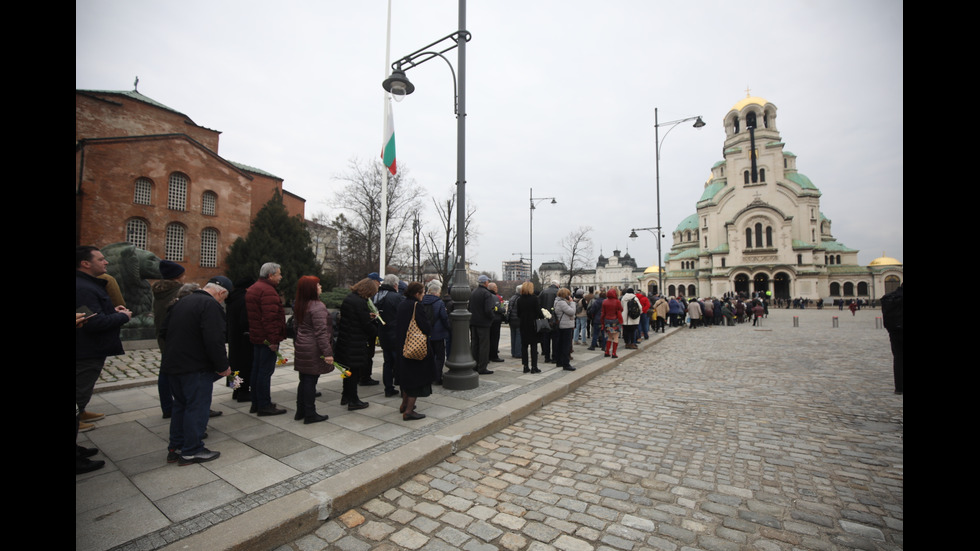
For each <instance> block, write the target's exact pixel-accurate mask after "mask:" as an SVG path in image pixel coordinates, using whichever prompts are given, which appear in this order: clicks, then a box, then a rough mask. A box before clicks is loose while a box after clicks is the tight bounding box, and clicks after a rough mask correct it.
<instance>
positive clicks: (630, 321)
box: [622, 293, 643, 325]
mask: <svg viewBox="0 0 980 551" xmlns="http://www.w3.org/2000/svg"><path fill="white" fill-rule="evenodd" d="M630 301H636V305H637V306H639V307H640V312H641V315H642V311H643V306H641V305H640V301H639V299H637V297H636V295H634V294H633V293H626V294H625V295H623V300H622V302H623V325H639V324H640V318H639V317H635V318H631V317H630V315H629V303H630Z"/></svg>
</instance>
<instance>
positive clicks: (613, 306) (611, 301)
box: [602, 289, 623, 325]
mask: <svg viewBox="0 0 980 551" xmlns="http://www.w3.org/2000/svg"><path fill="white" fill-rule="evenodd" d="M602 319H603V320H616V321H618V322H619V323H620V325H622V323H623V303H622V302H620V301H619V300H618V299H617V298H616V291H613V290H612V289H610V290H609V292H608V293H606V300H604V301H602Z"/></svg>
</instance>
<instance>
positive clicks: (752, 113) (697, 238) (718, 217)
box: [641, 97, 904, 301]
mask: <svg viewBox="0 0 980 551" xmlns="http://www.w3.org/2000/svg"><path fill="white" fill-rule="evenodd" d="M724 126H725V143H724V146H723V152H724V156H725V158H724V160H722V161H719V162H718V163H716V164H715V165H714V166H713V167H712V168H711V177H710V178H709V179H708V181H707V182H705V184H704V192H703V193H702V195H701V199H700V200H698V202H697V206H696V209H697V210H696V212H695V213H694V214H691V215H690V216H689V217H687V218H685V219H684V220H683V221H682V222H681V223H680V224H679V225H678V226H677V228H676V229H675V230H674V231H673V238H674V244H673V246H672V247H671V249H670V252H669V253H668V254H666V255H665V258H664V264H665V268H666V272H665V274H664V275H665V277H664V287H665V289H664V292H665V293H666V294H667V295H684V296H698V297H705V296H716V297H717V296H723V295H725V294H726V293H732V292H736V293H742V294H745V295H750V294H753V293H763V294H765V295H766V296H770V297H772V298H781V299H791V298H808V299H819V298H823V299H824V300H825V301H826V300H833V299H840V298H843V299H845V300H846V299H853V298H861V299H877V298H880V297H881V296H882V295H884V294H885V293H886V292H888V291H890V290H892V289H893V288H896V287H898V285H899V284H900V283H901V282H902V281H903V279H904V273H903V267H902V264H901V262H899V261H898V260H896V259H894V258H888V257H885V256H882V257H881V258H878V259H876V260H875V261H873V262H872V263H871V264H870V265H869V266H866V267H865V266H860V265H858V260H857V255H858V251H857V250H855V249H851V248H849V247H847V246H845V245H844V244H843V243H841V242H839V241H837V239H836V238H835V237H834V236H833V234H832V233H831V231H830V225H831V222H830V219H829V218H827V217H826V216H824V214H823V213H822V212H820V197H821V193H820V190H819V189H817V186H816V185H814V183H813V182H811V181H810V179H809V178H807V177H806V176H805V175H803V174H802V173H800V172H799V171H798V170H797V165H796V160H797V158H796V155H794V154H793V153H790V152H789V151H786V150H785V144H784V143H783V140H782V138H781V137H780V135H779V131H778V129H777V127H776V106H775V105H774V104H772V103H770V102H768V101H766V100H764V99H762V98H758V97H746V98H744V99H742V100H741V101H739V102H738V103H736V104H735V106H734V107H732V109H731V110H730V111H729V112H728V114H726V115H725V117H724ZM657 272H658V269H657V268H656V267H655V266H654V267H651V269H649V270H648V271H647V272H646V273H644V274H643V275H642V277H641V279H642V281H643V286H644V287H643V288H645V289H648V290H650V291H655V290H656V287H657V285H658V273H657Z"/></svg>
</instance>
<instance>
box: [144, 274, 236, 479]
mask: <svg viewBox="0 0 980 551" xmlns="http://www.w3.org/2000/svg"><path fill="white" fill-rule="evenodd" d="M232 288H233V286H232V283H231V280H230V279H228V278H227V277H225V276H215V277H212V278H211V279H210V280H209V281H208V283H207V284H206V285H205V286H204V288H203V289H199V290H197V291H194V292H193V293H191V294H189V295H187V296H186V297H184V298H182V299H180V300H179V301H177V302H176V303H175V304H174V305H173V307H172V308H171V309H170V315H168V316H167V319H166V320H165V321H164V323H163V327H162V328H161V330H160V335H161V336H162V337H163V338H164V344H165V347H164V350H163V363H162V364H161V366H160V371H161V372H162V373H165V374H166V375H167V376H168V377H169V379H170V388H171V392H173V397H174V402H173V409H172V413H171V417H170V444H169V446H168V453H167V462H168V463H179V464H180V465H190V464H192V463H203V462H205V461H211V460H214V459H217V458H218V456H219V455H221V454H220V453H219V452H214V451H211V450H209V449H207V448H205V447H204V444H203V442H202V437H203V436H204V427H205V426H206V425H207V420H208V414H209V412H210V410H211V392H212V385H213V384H214V381H216V380H218V379H219V378H221V377H227V376H228V375H230V374H231V368H230V367H229V366H228V355H227V353H226V351H225V311H224V309H223V308H222V307H221V303H222V302H224V300H225V299H226V298H227V297H228V293H229V292H231V290H232Z"/></svg>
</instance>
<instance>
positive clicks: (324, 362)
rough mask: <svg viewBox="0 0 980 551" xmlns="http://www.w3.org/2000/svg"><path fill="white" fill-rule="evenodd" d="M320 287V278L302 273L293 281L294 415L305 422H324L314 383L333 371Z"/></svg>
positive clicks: (329, 326) (328, 321)
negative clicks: (296, 380) (317, 407)
mask: <svg viewBox="0 0 980 551" xmlns="http://www.w3.org/2000/svg"><path fill="white" fill-rule="evenodd" d="M321 293H323V288H322V287H321V286H320V278H318V277H315V276H303V277H301V278H299V281H298V282H297V283H296V300H295V301H294V302H293V319H294V320H295V321H296V339H295V340H294V345H295V354H296V357H295V358H294V359H293V369H295V370H296V371H297V372H299V385H298V386H297V388H296V417H295V419H296V420H297V421H299V420H300V419H302V420H303V423H304V424H307V425H309V424H310V423H319V422H320V421H326V420H327V416H326V415H320V414H318V413H317V412H316V383H317V380H318V379H319V378H320V375H322V374H324V373H330V372H331V371H333V369H334V367H333V348H332V347H331V346H330V338H331V334H332V333H333V322H332V321H331V319H330V312H328V311H327V307H326V305H325V304H323V301H321V300H320V294H321Z"/></svg>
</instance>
